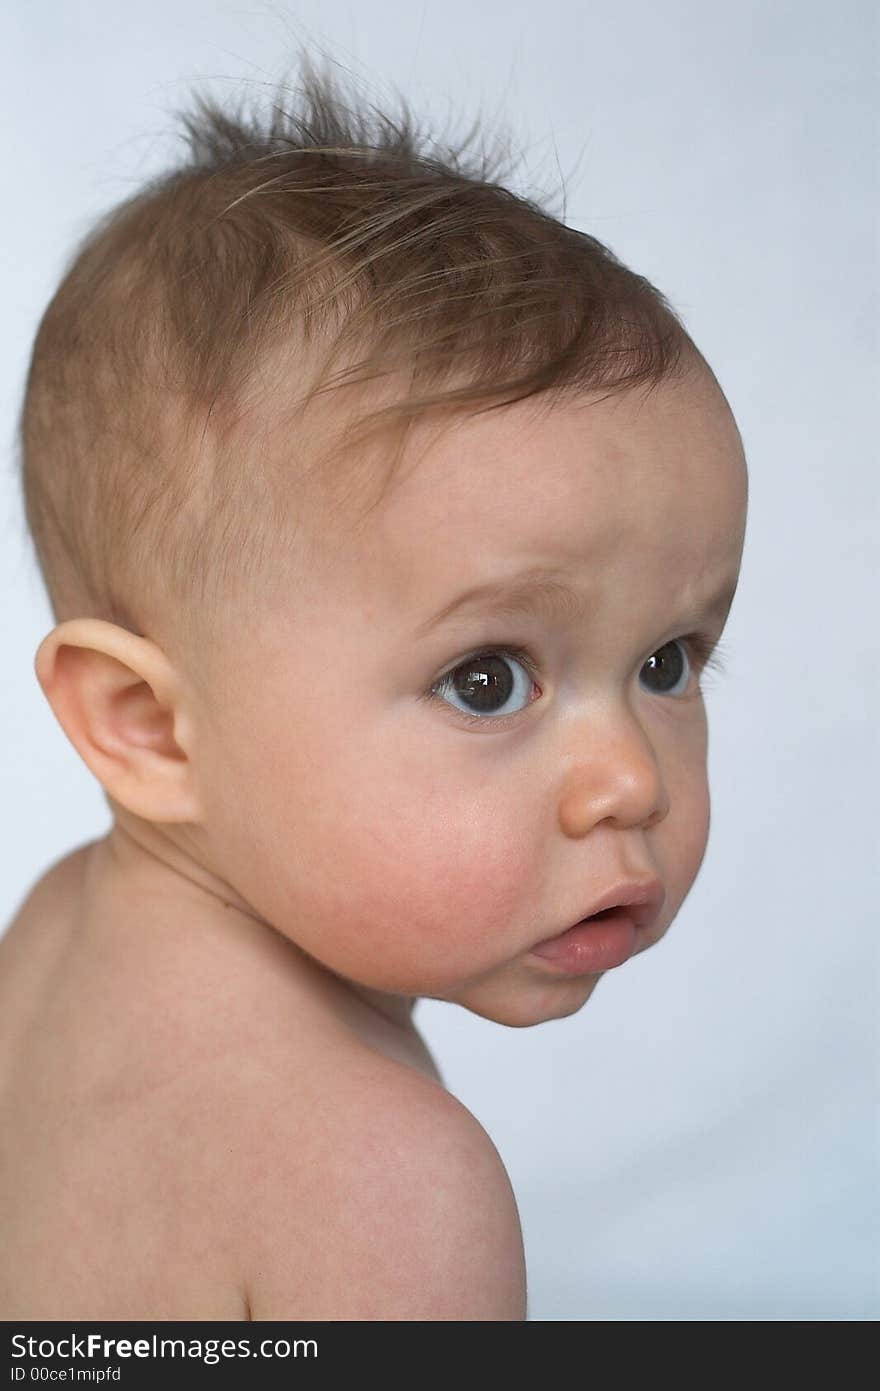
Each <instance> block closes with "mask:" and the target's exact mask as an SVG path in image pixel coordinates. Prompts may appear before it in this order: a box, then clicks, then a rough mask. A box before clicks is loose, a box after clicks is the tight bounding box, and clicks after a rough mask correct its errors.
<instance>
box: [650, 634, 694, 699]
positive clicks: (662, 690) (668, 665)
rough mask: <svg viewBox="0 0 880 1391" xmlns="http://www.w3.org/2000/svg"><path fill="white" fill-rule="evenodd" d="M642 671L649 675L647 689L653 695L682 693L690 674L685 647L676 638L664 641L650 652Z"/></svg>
mask: <svg viewBox="0 0 880 1391" xmlns="http://www.w3.org/2000/svg"><path fill="white" fill-rule="evenodd" d="M642 671H643V672H647V673H648V674H649V676H650V682H649V683H648V689H649V690H650V691H651V693H652V694H653V695H665V696H668V695H673V696H674V695H683V694H684V692H685V691H686V690H687V687H688V682H689V680H690V675H691V659H690V655H689V653H688V651H687V647H686V646H685V644H684V643H683V642H681V641H680V640H679V639H678V638H673V639H672V641H671V642H665V643H664V644H663V646H662V647H658V648H657V651H656V652H652V653H651V655H650V657H649V658H648V660H647V661H646V662H645V665H644V666H643V667H642ZM682 673H683V674H684V675H683V676H682Z"/></svg>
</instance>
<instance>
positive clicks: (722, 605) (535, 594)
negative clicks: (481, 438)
mask: <svg viewBox="0 0 880 1391" xmlns="http://www.w3.org/2000/svg"><path fill="white" fill-rule="evenodd" d="M562 573H563V572H562V571H560V570H555V569H549V568H548V567H547V566H543V565H542V566H534V567H532V568H531V569H528V570H520V571H518V572H517V573H516V574H514V575H508V576H505V577H503V578H501V579H497V580H487V581H486V582H485V583H483V584H476V585H472V586H471V588H470V589H465V590H463V591H462V593H461V594H457V595H456V596H455V598H454V599H451V600H450V601H449V603H448V604H444V605H443V607H442V608H440V609H438V610H437V612H436V613H434V614H432V615H431V617H430V618H428V619H426V620H425V622H424V623H421V624H420V625H419V627H418V628H416V630H415V633H414V635H413V636H414V637H415V638H423V637H425V636H426V634H427V633H429V632H431V631H432V630H433V629H434V628H437V627H439V626H440V624H441V623H445V622H446V621H447V619H449V618H451V617H452V616H453V615H459V616H460V615H461V614H462V613H466V612H470V611H472V610H477V609H482V610H491V611H492V613H494V614H497V615H499V616H500V617H504V618H509V617H515V616H517V615H518V614H524V613H537V614H546V615H548V616H550V617H561V618H563V619H569V620H573V619H577V618H582V617H583V615H584V612H585V610H586V608H587V606H588V605H587V600H586V598H585V596H584V595H583V594H581V593H579V592H578V591H577V590H575V589H573V588H572V587H571V585H570V584H568V583H566V581H565V580H564V579H563V578H562ZM738 583H739V574H738V573H737V574H734V575H726V576H725V577H724V579H723V580H722V581H720V583H719V585H718V587H717V589H716V590H715V591H714V593H712V594H710V595H709V597H708V598H707V599H706V600H705V601H704V602H701V603H699V604H698V605H696V606H695V611H694V613H693V615H692V618H691V621H693V622H696V621H697V620H698V619H699V618H700V617H701V616H704V615H705V616H706V617H708V618H712V617H715V616H716V615H717V616H722V615H724V614H726V613H727V611H728V609H729V608H730V606H731V604H732V603H733V597H734V595H735V593H736V589H737V584H738Z"/></svg>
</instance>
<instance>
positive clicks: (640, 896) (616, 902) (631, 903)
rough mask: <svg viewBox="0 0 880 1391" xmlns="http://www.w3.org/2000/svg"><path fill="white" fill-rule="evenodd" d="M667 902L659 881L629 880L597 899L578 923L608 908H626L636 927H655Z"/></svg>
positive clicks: (616, 885)
mask: <svg viewBox="0 0 880 1391" xmlns="http://www.w3.org/2000/svg"><path fill="white" fill-rule="evenodd" d="M665 900H666V891H665V889H664V888H663V885H662V884H661V883H660V880H659V879H627V880H625V881H622V882H621V883H619V884H615V885H614V888H613V889H609V890H608V892H607V893H605V894H603V895H602V897H601V898H599V899H597V900H596V902H595V903H594V904H593V906H592V907H591V908H589V909H588V910H587V912H586V913H584V915H583V917H581V918H578V922H583V920H584V918H591V917H593V915H594V914H595V913H604V912H605V910H606V909H608V908H626V909H627V911H628V915H629V917H631V918H632V920H633V922H634V923H635V925H636V927H653V925H654V923H655V922H656V921H657V918H658V917H659V916H660V910H661V908H662V907H663V904H664V902H665ZM630 910H631V911H630Z"/></svg>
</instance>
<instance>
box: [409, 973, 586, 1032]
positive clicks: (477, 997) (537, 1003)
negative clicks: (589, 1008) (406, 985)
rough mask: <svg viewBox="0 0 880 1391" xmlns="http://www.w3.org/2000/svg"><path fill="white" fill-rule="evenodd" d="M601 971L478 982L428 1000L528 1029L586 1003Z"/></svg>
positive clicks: (494, 1021) (564, 1015) (576, 1009)
mask: <svg viewBox="0 0 880 1391" xmlns="http://www.w3.org/2000/svg"><path fill="white" fill-rule="evenodd" d="M603 975H604V972H601V971H600V972H596V973H595V974H593V975H589V976H587V975H584V976H567V977H562V976H560V977H558V978H549V977H548V978H542V979H532V980H531V981H517V982H516V983H513V982H511V981H510V980H505V981H503V982H502V981H482V982H480V983H479V984H471V985H470V986H463V987H462V988H461V989H460V990H451V991H449V992H444V994H442V995H434V996H431V997H430V998H432V999H442V1000H447V1001H449V1003H450V1004H455V1005H461V1006H462V1008H463V1009H467V1010H470V1012H471V1014H478V1015H480V1016H481V1018H483V1019H491V1020H492V1021H493V1023H495V1024H506V1025H507V1026H508V1028H511V1029H528V1028H531V1027H532V1025H534V1024H545V1023H547V1022H548V1020H550V1019H567V1018H568V1017H569V1016H570V1015H572V1014H577V1012H578V1010H579V1009H582V1008H583V1006H584V1005H585V1004H586V1003H587V1001H588V1000H589V998H590V996H591V995H592V993H593V991H594V990H595V988H596V986H597V985H598V984H599V981H600V980H601V979H602V976H603Z"/></svg>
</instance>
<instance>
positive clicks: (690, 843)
mask: <svg viewBox="0 0 880 1391" xmlns="http://www.w3.org/2000/svg"><path fill="white" fill-rule="evenodd" d="M671 794H672V795H671V798H670V810H669V814H668V816H667V817H666V819H665V820H664V821H662V822H661V823H660V824H659V825H658V826H657V827H656V828H655V830H654V831H653V832H652V833H651V834H653V835H654V836H656V838H657V841H656V850H655V855H654V859H655V863H656V864H657V866H658V871H659V873H660V875H661V878H662V879H663V883H664V885H665V888H666V903H665V905H664V908H663V916H662V918H661V920H660V921H661V923H662V924H663V932H665V931H666V928H667V927H668V926H669V924H670V923H671V922H672V920H673V918H674V917H675V916H676V914H677V913H678V911H679V909H680V908H681V906H682V904H683V903H684V901H685V899H686V898H687V896H688V894H689V893H690V891H691V888H692V887H693V884H694V880H695V879H696V877H697V875H698V873H699V871H700V866H701V864H702V863H703V859H704V857H705V854H706V847H707V844H708V840H709V824H710V815H711V808H710V797H709V784H708V781H707V779H706V772H705V766H702V767H697V768H695V769H694V770H693V771H692V773H691V775H690V776H689V777H685V778H682V780H681V781H680V783H679V785H678V786H677V787H673V788H672V789H671ZM654 935H655V936H656V935H657V934H656V933H655V934H654ZM660 935H663V933H661V934H660Z"/></svg>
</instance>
